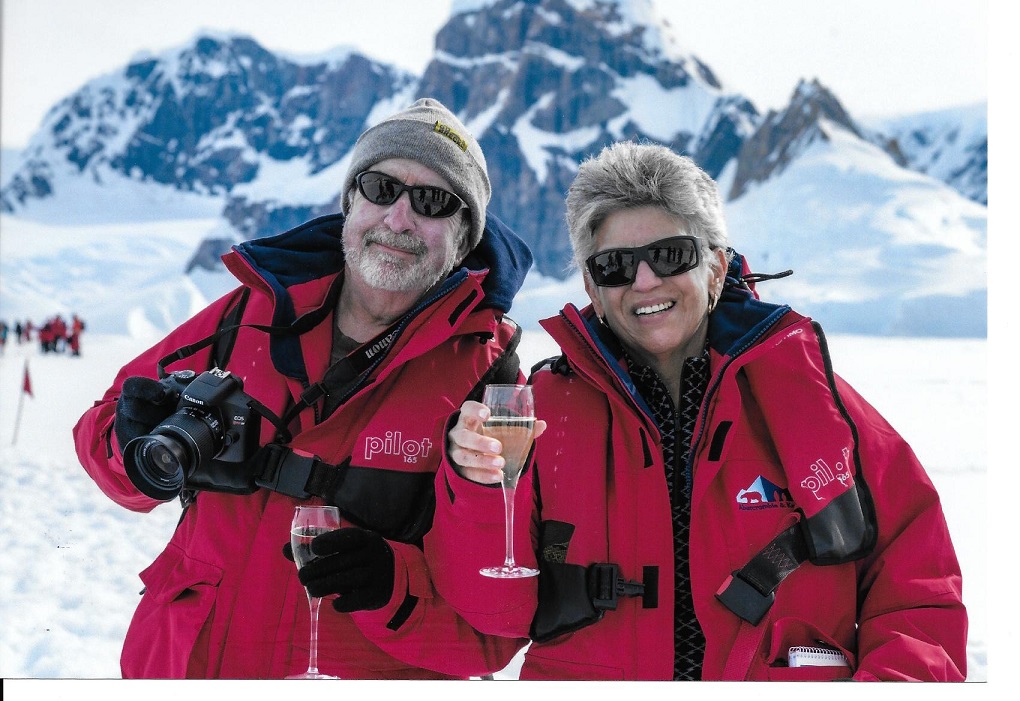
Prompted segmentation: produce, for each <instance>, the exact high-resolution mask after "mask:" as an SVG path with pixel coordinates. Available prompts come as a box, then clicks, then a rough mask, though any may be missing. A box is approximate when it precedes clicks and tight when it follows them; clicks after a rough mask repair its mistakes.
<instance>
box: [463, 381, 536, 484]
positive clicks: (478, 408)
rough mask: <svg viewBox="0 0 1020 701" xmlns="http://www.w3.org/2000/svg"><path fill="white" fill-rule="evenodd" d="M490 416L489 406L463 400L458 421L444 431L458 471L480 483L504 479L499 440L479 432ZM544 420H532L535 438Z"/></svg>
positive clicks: (493, 482)
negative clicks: (448, 430)
mask: <svg viewBox="0 0 1020 701" xmlns="http://www.w3.org/2000/svg"><path fill="white" fill-rule="evenodd" d="M488 418H489V407H487V406H485V405H484V404H481V403H479V402H472V401H470V400H469V401H466V402H464V404H462V405H461V407H460V417H459V418H458V419H457V424H456V425H455V426H454V427H453V428H451V429H450V432H449V433H448V434H446V451H447V455H449V457H450V462H451V463H453V468H454V469H455V470H456V471H457V474H458V475H460V476H461V477H463V478H465V479H469V480H471V481H472V482H478V483H479V484H496V483H498V482H501V481H502V480H503V464H504V460H503V458H502V457H501V456H500V452H502V450H503V446H502V444H500V442H499V441H498V440H496V439H495V438H489V437H488V436H486V435H484V434H483V433H482V425H483V424H484V423H485V421H486V420H487V419H488ZM545 426H546V424H545V421H542V420H541V419H537V420H536V421H535V436H534V437H535V438H538V437H539V436H541V435H542V433H543V432H544V431H545Z"/></svg>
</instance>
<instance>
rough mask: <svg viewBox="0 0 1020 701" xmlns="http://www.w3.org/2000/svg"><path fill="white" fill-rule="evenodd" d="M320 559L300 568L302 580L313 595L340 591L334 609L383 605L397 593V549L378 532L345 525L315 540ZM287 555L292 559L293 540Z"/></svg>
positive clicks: (314, 549) (316, 553) (366, 608)
mask: <svg viewBox="0 0 1020 701" xmlns="http://www.w3.org/2000/svg"><path fill="white" fill-rule="evenodd" d="M312 553H313V554H315V555H316V559H314V560H312V561H311V562H309V563H308V564H307V565H305V566H304V567H302V568H301V569H299V570H298V579H299V580H301V584H303V585H304V586H305V588H306V589H308V593H309V594H311V595H312V596H328V595H329V594H339V595H340V596H339V597H338V598H337V599H334V600H333V608H335V609H336V610H337V611H339V612H340V613H350V612H352V611H372V610H374V609H378V608H382V607H383V606H385V605H386V602H388V601H389V600H390V597H391V596H392V595H393V572H394V569H393V567H394V566H393V549H392V548H391V547H390V544H389V543H387V542H386V539H385V538H383V537H382V536H381V535H379V534H378V533H375V532H374V531H366V530H364V529H362V528H341V529H339V530H336V531H330V532H329V533H324V534H322V535H320V536H318V537H317V538H315V540H313V541H312ZM283 554H284V555H285V556H286V558H287V559H288V560H290V561H291V562H293V561H294V554H293V552H292V550H291V547H290V543H287V544H286V545H285V546H284V548H283Z"/></svg>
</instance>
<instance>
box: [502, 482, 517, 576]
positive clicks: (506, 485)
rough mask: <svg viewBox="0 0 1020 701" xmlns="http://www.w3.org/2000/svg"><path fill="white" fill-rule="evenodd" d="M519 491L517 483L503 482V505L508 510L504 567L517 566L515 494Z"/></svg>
mask: <svg viewBox="0 0 1020 701" xmlns="http://www.w3.org/2000/svg"><path fill="white" fill-rule="evenodd" d="M516 493H517V483H516V481H515V482H513V483H510V482H506V481H504V482H503V507H504V508H505V510H506V562H505V563H503V566H504V567H507V568H509V569H513V568H514V567H516V566H517V563H516V562H514V495H515V494H516Z"/></svg>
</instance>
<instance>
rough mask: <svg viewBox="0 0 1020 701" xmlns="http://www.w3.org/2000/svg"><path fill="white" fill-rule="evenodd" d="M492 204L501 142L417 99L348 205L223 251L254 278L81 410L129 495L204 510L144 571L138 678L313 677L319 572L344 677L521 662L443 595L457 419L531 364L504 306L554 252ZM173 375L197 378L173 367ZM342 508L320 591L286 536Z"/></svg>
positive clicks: (101, 466)
mask: <svg viewBox="0 0 1020 701" xmlns="http://www.w3.org/2000/svg"><path fill="white" fill-rule="evenodd" d="M489 198H490V184H489V179H488V174H487V169H486V164H485V158H484V156H483V154H482V152H481V149H480V148H479V146H478V143H477V142H476V141H475V140H474V138H473V137H472V136H471V135H470V134H469V133H468V131H467V129H466V128H465V127H464V125H463V124H461V123H460V121H459V120H458V119H457V118H456V117H455V116H454V115H453V114H451V113H450V112H449V110H447V109H446V108H445V107H444V106H443V105H441V104H440V103H439V102H437V101H435V100H431V99H423V100H419V101H417V102H416V103H414V104H413V105H412V106H411V107H410V108H408V109H407V110H404V111H402V112H399V113H397V114H395V115H393V116H391V117H390V118H388V119H386V120H384V121H383V122H381V123H379V124H377V125H376V126H374V127H372V128H370V129H369V130H367V131H366V132H365V133H364V134H363V135H362V136H361V138H360V139H359V140H358V142H357V144H356V145H355V147H354V151H353V153H352V158H351V164H350V168H349V170H348V173H347V176H346V178H345V180H344V183H343V190H342V193H341V203H342V209H343V214H336V215H330V216H326V217H322V218H319V219H316V220H313V221H311V222H308V223H306V224H303V225H301V226H299V227H297V228H296V229H294V230H292V231H288V232H286V233H284V234H281V235H279V236H275V237H272V238H267V239H261V240H254V241H248V242H246V243H243V244H241V245H238V246H235V247H234V249H233V251H232V252H230V253H229V254H227V255H226V256H224V262H225V264H226V266H227V268H228V269H229V270H230V271H231V272H232V273H233V274H234V275H235V276H236V277H237V278H238V280H239V281H240V283H241V286H240V287H239V288H238V289H237V290H236V291H234V292H232V293H230V294H228V295H226V296H224V297H223V298H222V299H220V300H218V301H216V302H214V303H213V304H212V305H210V306H209V307H208V308H206V309H205V310H203V311H201V312H199V313H198V314H197V315H195V316H194V317H193V318H192V319H190V320H188V321H187V322H185V323H184V324H183V325H182V326H180V327H179V328H177V329H176V330H174V331H173V332H171V333H170V335H169V336H168V337H167V338H165V339H164V340H162V341H160V342H159V343H158V344H156V345H155V346H153V347H152V348H150V349H149V350H147V351H146V352H145V353H143V354H142V355H141V356H139V357H138V358H136V359H134V360H133V361H131V362H130V363H128V365H127V366H125V367H124V368H123V369H122V370H121V371H120V373H119V374H118V376H117V378H116V379H115V381H114V383H113V386H112V387H110V389H109V390H107V392H106V394H105V395H104V397H103V399H102V400H100V401H99V402H97V403H96V405H95V406H94V407H92V408H91V409H90V410H89V411H88V412H86V413H85V415H84V416H83V417H82V418H81V420H80V421H79V422H78V425H77V426H76V427H75V429H74V437H75V444H76V448H77V451H78V455H79V458H80V460H81V462H82V464H83V466H84V467H85V469H86V471H87V472H88V473H89V475H90V476H91V477H92V478H93V479H94V480H95V481H96V483H97V484H98V485H99V487H100V488H101V489H102V490H103V491H104V492H105V493H106V494H107V495H109V496H110V498H112V499H113V500H114V501H116V502H117V503H118V504H121V505H122V506H125V507H127V508H129V509H132V510H135V511H149V510H151V509H153V508H154V507H155V506H157V505H159V504H160V503H161V502H162V501H166V500H169V499H173V498H175V497H176V496H178V495H180V497H181V500H182V502H183V503H184V504H185V511H184V513H183V516H182V519H181V522H180V525H179V526H178V528H177V531H176V532H175V533H174V535H173V537H172V538H171V540H170V543H169V544H168V545H167V548H166V550H165V551H164V552H163V553H162V554H161V555H160V556H159V557H158V558H157V559H156V561H155V562H153V563H152V565H151V566H150V567H148V568H147V569H146V570H145V571H144V572H142V574H141V578H142V581H143V582H144V584H145V589H144V593H143V596H142V599H141V602H140V604H139V606H138V609H137V611H136V612H135V615H134V618H133V620H132V622H131V626H130V628H129V630H128V633H127V637H126V640H125V643H124V650H123V654H122V658H121V666H122V672H123V674H124V676H125V677H150V678H151V677H159V678H178V677H206V678H212V677H226V678H278V677H284V676H287V675H289V674H293V673H296V672H301V671H304V669H305V667H306V665H307V662H308V639H309V631H308V625H309V624H308V604H307V601H306V597H305V590H304V589H303V588H302V582H303V583H304V584H306V585H307V586H308V587H309V591H310V592H311V593H312V594H313V595H316V596H320V595H326V594H338V595H339V596H338V597H336V598H335V599H334V600H333V605H332V607H323V613H322V616H321V618H320V630H319V652H318V666H319V669H320V671H322V672H324V673H327V674H333V675H337V676H340V677H342V678H429V677H440V678H442V677H444V676H453V677H466V676H470V675H477V674H483V673H486V672H489V671H491V670H492V669H499V668H500V667H501V666H503V665H505V664H506V663H507V662H509V660H510V657H511V656H512V654H513V649H512V648H510V647H503V646H501V645H499V644H497V645H496V646H495V647H490V648H487V649H485V650H483V651H482V652H481V653H479V652H477V647H476V646H472V650H471V651H465V652H463V653H461V652H458V650H457V648H456V640H458V639H470V638H472V637H473V633H472V631H471V630H470V628H468V627H467V626H466V625H465V624H464V623H463V622H461V621H460V619H458V618H457V617H456V616H455V615H454V614H453V613H452V610H451V609H449V608H448V607H447V606H446V605H445V603H444V602H443V601H442V600H441V599H439V598H438V597H436V596H435V595H434V592H433V589H432V586H431V582H430V578H429V576H428V572H427V569H426V567H425V564H424V558H423V555H422V553H421V550H420V544H421V540H422V538H423V536H424V534H425V532H426V531H427V530H428V528H429V526H430V524H431V519H432V511H433V509H434V495H433V492H432V485H433V483H434V479H433V475H434V473H435V471H436V469H437V465H438V464H439V460H440V457H441V453H442V446H443V442H444V421H445V419H446V417H447V416H448V415H449V414H450V412H451V410H452V409H453V408H455V407H457V406H459V405H460V403H461V402H462V401H463V400H464V399H465V398H467V397H471V396H478V395H479V394H480V390H481V387H482V385H484V384H485V383H486V382H490V381H500V380H502V381H507V380H509V381H516V380H517V379H518V378H519V374H520V373H519V369H518V365H519V363H518V360H517V357H516V352H515V347H516V344H517V341H518V339H519V330H518V329H517V328H516V326H515V325H514V324H513V322H511V321H510V320H509V319H506V318H504V316H503V315H504V313H505V312H506V311H507V310H508V309H509V307H510V303H511V301H512V299H513V296H514V294H515V293H516V292H517V290H518V289H519V287H520V285H521V283H522V282H523V279H524V276H525V274H526V272H527V269H528V267H529V266H530V264H531V254H530V252H529V251H528V249H527V247H526V246H525V245H524V244H523V243H522V242H521V241H520V240H519V239H517V237H516V236H515V235H514V234H513V233H512V232H510V231H509V230H508V229H506V228H505V227H503V225H502V224H501V223H499V222H498V221H497V220H496V219H495V218H493V217H488V218H487V217H486V214H485V207H486V205H487V203H488V201H489ZM458 263H461V264H462V265H458ZM171 364H172V367H171V368H169V369H170V370H173V371H175V375H174V376H172V377H175V378H176V379H171V378H167V379H166V380H163V381H161V382H160V381H157V380H156V379H154V378H156V377H161V376H163V375H165V374H166V372H165V371H164V366H165V365H171ZM214 367H215V368H219V369H215V370H214V371H213V372H205V371H208V370H210V369H211V368H214ZM179 370H191V371H194V373H198V374H197V376H194V375H188V374H179V373H177V372H176V371H179ZM221 370H222V371H226V372H222V371H221ZM327 370H328V372H327ZM242 384H243V388H242ZM210 388H212V389H210ZM219 405H224V406H228V407H229V409H230V410H229V411H221V409H222V406H219ZM249 410H250V412H251V413H248V411H249ZM253 423H254V424H256V425H257V426H258V428H257V429H256V428H254V427H253V426H252V424H253ZM253 435H254V436H255V437H254V438H252V436H253ZM193 442H194V443H195V444H196V445H197V446H200V447H201V450H199V449H198V448H195V449H194V450H192V448H193V446H192V445H191V444H192V443H193ZM249 444H250V445H249ZM189 451H190V452H189ZM323 502H326V503H331V504H334V505H337V506H339V507H340V510H341V514H342V516H343V521H344V522H343V526H344V527H343V528H342V529H341V530H340V531H336V532H334V533H333V534H331V535H329V536H326V537H324V538H320V539H319V540H318V541H317V542H316V544H315V546H314V547H315V552H316V554H317V555H320V556H322V557H321V559H320V561H319V563H318V564H317V565H316V567H314V568H311V567H306V568H305V569H303V570H302V571H301V579H300V581H299V574H298V572H297V571H296V569H295V566H294V564H293V563H292V562H288V560H287V559H286V558H285V557H284V554H281V548H282V547H283V546H284V544H285V543H286V541H287V539H288V537H289V532H290V523H291V518H292V515H293V512H294V507H295V506H296V505H298V504H303V503H313V504H314V503H323ZM285 554H288V555H289V551H286V550H285ZM334 609H335V611H334ZM447 637H448V638H449V640H450V641H451V645H452V646H453V647H452V648H451V647H449V646H444V644H443V641H444V640H446V639H447ZM430 645H432V646H433V647H432V648H431V649H432V650H434V652H431V653H423V652H422V651H423V650H428V649H429V646H430ZM423 659H424V660H425V661H426V663H427V666H428V669H422V668H419V667H416V666H412V665H411V664H408V663H406V662H404V661H402V660H413V661H415V662H416V663H418V664H422V660H423Z"/></svg>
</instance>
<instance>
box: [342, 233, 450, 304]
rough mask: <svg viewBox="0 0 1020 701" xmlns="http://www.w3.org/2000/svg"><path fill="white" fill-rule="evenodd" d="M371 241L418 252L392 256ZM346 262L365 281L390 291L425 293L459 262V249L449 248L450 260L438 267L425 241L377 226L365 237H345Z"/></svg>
mask: <svg viewBox="0 0 1020 701" xmlns="http://www.w3.org/2000/svg"><path fill="white" fill-rule="evenodd" d="M372 243H382V244H384V245H386V246H392V247H394V248H399V249H401V250H405V251H408V252H411V253H413V254H415V258H414V259H413V260H411V261H408V260H406V259H405V258H398V257H396V256H391V255H390V254H389V253H387V252H386V251H384V250H383V249H381V248H380V247H378V246H374V245H372ZM344 244H345V246H344V252H345V256H346V260H347V264H348V265H350V266H351V267H352V268H354V269H355V270H357V271H358V273H359V274H360V275H361V277H362V278H364V280H365V282H367V283H368V284H369V285H371V286H372V287H374V288H377V289H380V290H385V291H387V292H414V291H419V292H424V291H425V290H427V289H429V288H431V287H432V286H433V285H435V284H436V283H437V282H439V281H440V280H442V279H443V278H444V277H446V275H447V274H448V273H449V272H450V271H451V270H452V269H453V266H454V264H456V262H457V260H456V255H457V251H456V248H455V247H452V246H451V247H449V249H448V252H447V260H444V261H442V262H441V266H440V267H439V268H438V269H437V268H436V267H435V261H433V260H432V259H430V258H429V257H428V252H429V251H428V247H427V246H426V245H425V242H424V241H422V240H421V239H419V238H416V237H414V236H412V235H410V234H394V233H392V232H390V231H388V230H385V229H382V228H379V227H376V228H374V229H371V230H369V231H368V232H367V233H366V234H365V236H364V237H362V238H361V239H359V240H357V241H350V240H349V239H347V238H346V237H344Z"/></svg>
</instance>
